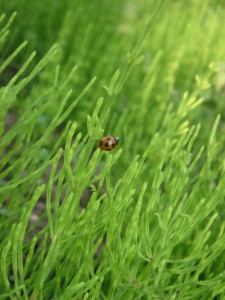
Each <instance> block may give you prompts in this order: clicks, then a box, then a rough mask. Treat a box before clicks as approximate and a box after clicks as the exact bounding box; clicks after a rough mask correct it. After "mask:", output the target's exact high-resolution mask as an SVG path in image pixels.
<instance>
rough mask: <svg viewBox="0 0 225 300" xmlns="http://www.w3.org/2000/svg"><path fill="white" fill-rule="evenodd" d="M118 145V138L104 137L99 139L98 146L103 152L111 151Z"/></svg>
mask: <svg viewBox="0 0 225 300" xmlns="http://www.w3.org/2000/svg"><path fill="white" fill-rule="evenodd" d="M118 144H119V138H118V137H117V136H116V137H115V136H111V135H109V136H105V137H103V138H101V140H100V141H99V143H98V146H99V148H100V149H101V150H103V151H111V150H113V149H114V148H115V147H116V146H117V145H118Z"/></svg>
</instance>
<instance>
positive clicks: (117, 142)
mask: <svg viewBox="0 0 225 300" xmlns="http://www.w3.org/2000/svg"><path fill="white" fill-rule="evenodd" d="M119 141H120V139H119V138H118V137H117V136H116V137H115V144H116V145H118V144H119Z"/></svg>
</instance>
